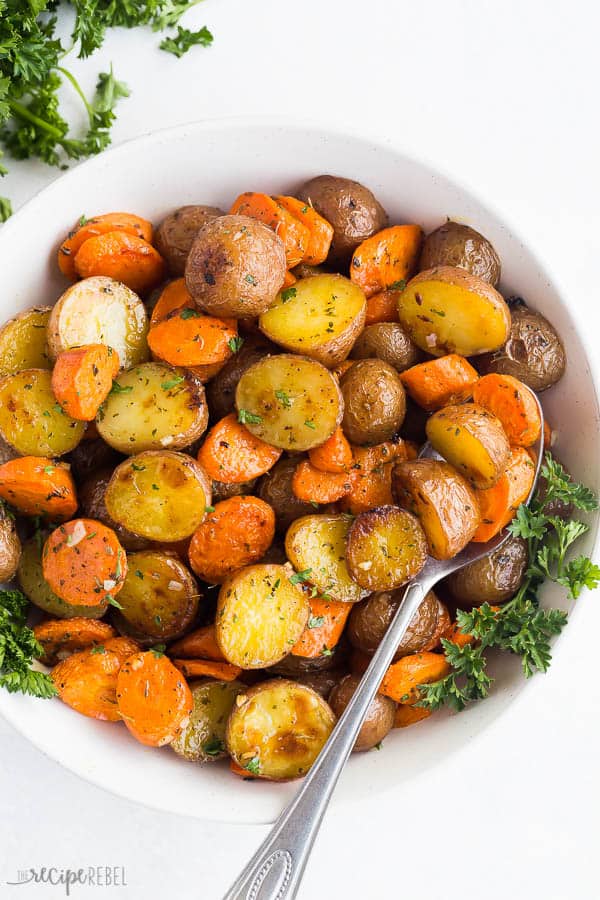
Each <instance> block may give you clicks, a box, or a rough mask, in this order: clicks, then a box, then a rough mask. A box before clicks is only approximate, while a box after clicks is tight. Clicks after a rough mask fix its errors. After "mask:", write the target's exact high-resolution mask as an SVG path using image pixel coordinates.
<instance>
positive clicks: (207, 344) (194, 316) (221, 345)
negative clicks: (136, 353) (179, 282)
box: [148, 306, 237, 366]
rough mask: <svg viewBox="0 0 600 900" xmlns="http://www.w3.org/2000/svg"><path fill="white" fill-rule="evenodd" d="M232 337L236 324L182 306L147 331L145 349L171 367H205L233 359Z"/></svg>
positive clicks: (235, 334) (235, 331)
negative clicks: (147, 347) (146, 346)
mask: <svg viewBox="0 0 600 900" xmlns="http://www.w3.org/2000/svg"><path fill="white" fill-rule="evenodd" d="M236 337H237V325H236V324H231V323H230V322H225V321H224V320H223V319H217V318H215V317H214V316H205V315H203V314H202V313H201V312H200V311H199V310H198V309H196V307H195V306H193V307H190V306H185V307H183V308H182V309H177V310H175V311H174V312H171V313H169V315H168V316H167V318H166V319H163V320H162V322H159V323H158V324H157V325H153V326H152V327H151V328H150V331H149V332H148V346H149V347H150V349H151V351H152V353H153V354H154V355H155V356H157V357H158V358H159V359H163V360H164V361H165V362H168V363H169V364H170V365H172V366H206V365H212V364H214V363H223V362H226V361H227V360H228V359H229V358H230V357H231V356H233V353H234V348H235V339H236Z"/></svg>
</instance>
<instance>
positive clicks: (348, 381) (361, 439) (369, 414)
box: [340, 359, 406, 444]
mask: <svg viewBox="0 0 600 900" xmlns="http://www.w3.org/2000/svg"><path fill="white" fill-rule="evenodd" d="M340 389H341V391H342V397H343V398H344V416H343V419H342V428H343V429H344V434H345V435H346V437H347V438H348V440H349V441H350V442H351V443H353V444H380V443H382V442H383V441H389V440H390V439H391V438H392V437H393V436H394V435H395V434H396V432H397V431H398V430H399V428H400V427H401V425H402V422H403V421H404V415H405V413H406V395H405V393H404V388H403V386H402V382H401V381H400V379H399V377H398V373H397V372H396V370H395V369H394V368H393V367H392V366H390V365H389V363H386V362H383V361H382V360H380V359H361V360H359V361H358V362H356V363H355V364H354V365H353V366H352V367H351V368H350V369H348V371H347V372H346V373H345V375H344V376H343V377H342V379H341V381H340Z"/></svg>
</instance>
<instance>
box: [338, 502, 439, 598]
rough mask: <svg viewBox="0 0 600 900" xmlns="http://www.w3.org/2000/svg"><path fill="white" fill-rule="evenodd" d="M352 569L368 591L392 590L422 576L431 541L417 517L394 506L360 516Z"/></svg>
mask: <svg viewBox="0 0 600 900" xmlns="http://www.w3.org/2000/svg"><path fill="white" fill-rule="evenodd" d="M347 558H348V567H349V569H350V572H351V573H352V577H353V578H354V580H355V581H356V582H357V583H358V584H359V585H360V586H361V587H363V588H365V589H366V590H368V591H391V590H394V589H395V588H398V587H400V586H401V585H403V584H406V582H407V581H410V580H411V578H414V577H415V576H416V575H418V574H419V572H420V571H421V569H422V568H423V566H424V565H425V562H426V560H427V541H426V539H425V534H424V533H423V529H422V528H421V526H420V525H419V522H418V520H417V519H416V517H415V516H413V515H411V514H410V513H408V512H406V510H404V509H399V508H398V507H393V506H383V507H379V508H378V509H373V510H370V511H369V512H366V513H362V514H361V515H359V516H358V517H357V518H356V519H355V521H354V524H353V526H352V528H351V530H350V535H349V539H348V546H347Z"/></svg>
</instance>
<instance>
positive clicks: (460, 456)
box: [426, 403, 510, 490]
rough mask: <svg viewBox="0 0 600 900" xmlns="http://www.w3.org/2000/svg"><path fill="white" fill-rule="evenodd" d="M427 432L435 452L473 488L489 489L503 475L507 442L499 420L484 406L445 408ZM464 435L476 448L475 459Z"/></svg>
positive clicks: (431, 418)
mask: <svg viewBox="0 0 600 900" xmlns="http://www.w3.org/2000/svg"><path fill="white" fill-rule="evenodd" d="M426 430H427V437H428V438H429V440H430V442H431V444H432V446H433V447H434V449H435V450H437V451H438V453H440V454H441V455H442V456H443V457H444V458H445V459H447V460H448V462H449V463H451V464H452V465H453V466H454V467H455V469H457V471H459V472H460V473H461V474H462V475H464V476H465V478H466V479H467V480H468V481H469V482H470V483H471V484H472V485H473V487H475V488H480V489H481V490H486V489H487V488H491V487H493V486H494V485H495V484H496V482H497V481H498V479H499V478H500V476H501V475H502V474H503V473H504V471H505V469H506V466H507V464H508V460H509V456H510V445H509V443H508V438H507V437H506V434H505V432H504V429H503V428H502V423H501V422H500V420H499V419H498V418H497V417H496V416H495V415H493V413H491V412H489V411H488V410H487V409H484V407H483V406H479V405H478V404H477V403H458V404H451V405H449V406H444V407H443V408H442V409H438V410H437V412H434V413H433V415H432V416H430V418H429V419H428V421H427V429H426ZM465 435H468V436H470V437H471V438H473V439H474V441H475V442H476V444H477V445H478V446H479V448H480V453H479V454H478V456H479V458H478V459H476V458H474V454H471V453H469V445H465V443H464V436H465ZM478 463H480V465H478Z"/></svg>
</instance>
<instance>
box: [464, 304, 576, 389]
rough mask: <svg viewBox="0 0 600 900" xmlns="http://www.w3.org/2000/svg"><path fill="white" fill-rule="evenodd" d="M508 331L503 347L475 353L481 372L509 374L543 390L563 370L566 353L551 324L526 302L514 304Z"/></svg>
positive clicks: (562, 373)
mask: <svg viewBox="0 0 600 900" xmlns="http://www.w3.org/2000/svg"><path fill="white" fill-rule="evenodd" d="M511 319H512V324H511V328H510V334H509V337H508V340H507V342H506V344H505V345H504V347H502V348H501V349H500V350H496V351H495V352H494V353H485V354H483V355H482V356H479V357H476V358H475V360H474V362H475V364H476V366H477V369H478V371H479V372H480V373H481V374H482V375H487V374H488V373H490V372H498V373H499V374H501V375H512V376H513V377H514V378H518V379H519V380H520V381H523V382H524V383H525V384H526V385H528V386H529V387H530V388H531V389H532V390H534V391H537V392H538V393H539V392H540V391H545V390H547V389H548V388H549V387H552V385H553V384H556V382H557V381H559V380H560V379H561V378H562V377H563V375H564V374H565V368H566V365H567V357H566V354H565V348H564V347H563V344H562V341H561V339H560V337H559V336H558V334H557V332H556V330H555V329H554V327H553V326H552V325H551V324H550V322H549V321H548V319H546V318H545V317H544V316H543V315H542V314H541V313H538V312H535V310H533V309H528V308H527V307H526V306H517V307H513V308H512V310H511Z"/></svg>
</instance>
